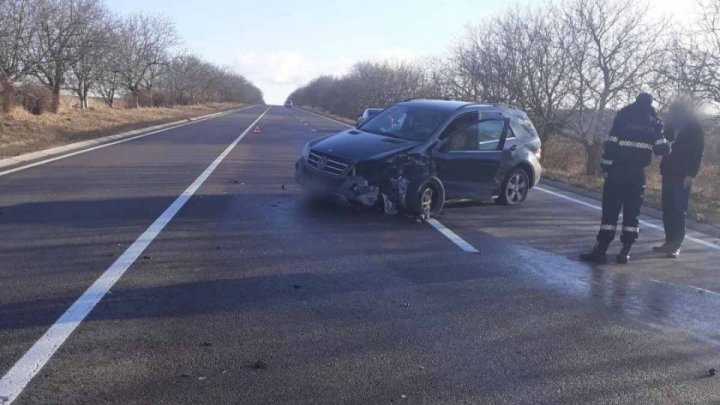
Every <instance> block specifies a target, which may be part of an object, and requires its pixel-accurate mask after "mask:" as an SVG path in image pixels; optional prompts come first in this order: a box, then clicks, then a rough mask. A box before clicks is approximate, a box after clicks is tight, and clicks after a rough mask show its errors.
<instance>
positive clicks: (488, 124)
mask: <svg viewBox="0 0 720 405" xmlns="http://www.w3.org/2000/svg"><path fill="white" fill-rule="evenodd" d="M504 128H505V121H503V120H502V119H492V120H484V121H480V122H476V123H475V124H472V125H470V126H468V127H466V128H463V129H460V130H458V131H455V132H453V133H451V134H449V135H448V137H447V139H448V141H447V143H446V144H445V146H444V147H443V152H477V151H493V150H497V149H498V147H499V143H500V140H501V138H502V134H503V129H504Z"/></svg>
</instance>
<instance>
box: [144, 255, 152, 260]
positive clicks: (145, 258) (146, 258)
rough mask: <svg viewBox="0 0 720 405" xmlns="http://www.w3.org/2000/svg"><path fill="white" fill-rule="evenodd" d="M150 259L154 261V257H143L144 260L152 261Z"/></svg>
mask: <svg viewBox="0 0 720 405" xmlns="http://www.w3.org/2000/svg"><path fill="white" fill-rule="evenodd" d="M150 259H152V257H150V256H147V255H145V256H143V260H150Z"/></svg>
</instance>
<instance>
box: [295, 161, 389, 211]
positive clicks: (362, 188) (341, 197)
mask: <svg viewBox="0 0 720 405" xmlns="http://www.w3.org/2000/svg"><path fill="white" fill-rule="evenodd" d="M295 180H296V181H297V182H298V184H300V185H301V186H302V187H304V188H305V190H307V191H308V192H309V193H310V194H313V195H317V196H322V197H329V198H331V199H333V200H335V201H337V202H338V203H340V204H343V205H350V204H353V203H356V204H362V205H365V206H368V207H372V206H375V204H377V202H378V199H379V198H380V187H378V186H375V185H370V184H368V181H367V180H366V179H364V178H362V177H359V176H332V175H328V174H325V173H322V172H320V171H318V170H316V169H313V168H312V167H309V166H307V165H306V164H305V161H304V160H303V159H299V160H298V161H297V163H295Z"/></svg>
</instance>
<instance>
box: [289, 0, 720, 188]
mask: <svg viewBox="0 0 720 405" xmlns="http://www.w3.org/2000/svg"><path fill="white" fill-rule="evenodd" d="M651 6H652V3H651V2H650V3H646V4H645V5H643V4H640V2H638V1H634V0H563V1H560V2H558V3H552V2H547V3H542V4H540V5H535V6H513V7H510V8H508V9H506V10H505V11H503V12H501V13H499V14H496V15H494V16H492V17H490V18H488V19H486V20H485V21H482V22H481V23H479V24H474V25H468V26H466V27H465V31H464V35H463V36H462V38H461V39H460V40H458V41H456V42H455V43H453V44H451V45H450V46H449V47H448V50H447V52H446V53H445V54H443V55H438V56H435V57H429V58H426V59H424V60H421V61H415V62H400V63H398V62H362V63H358V64H356V65H355V66H353V67H352V68H351V69H350V71H349V72H348V73H346V74H344V75H342V76H339V77H336V76H323V77H319V78H316V79H315V80H313V81H311V82H310V83H308V84H307V85H306V86H303V87H301V88H299V89H297V90H296V91H295V92H293V93H292V94H291V95H290V99H292V100H293V101H294V102H296V103H297V104H304V105H311V106H316V107H320V108H323V109H325V110H328V111H330V112H333V113H335V114H338V115H343V116H347V117H355V116H357V114H358V113H359V112H361V111H362V109H363V108H365V107H383V106H387V105H390V104H393V103H395V102H398V101H401V100H404V99H408V98H415V97H432V98H448V99H457V100H466V101H475V102H487V103H503V104H510V105H514V106H517V107H519V108H522V109H523V110H525V111H527V112H528V113H529V114H530V115H531V116H532V118H533V122H534V123H535V124H536V126H537V127H538V132H539V133H540V136H541V138H542V139H543V141H547V140H548V139H549V138H550V137H552V136H561V137H565V138H569V139H572V140H573V141H576V142H578V143H580V144H582V145H583V147H584V149H585V151H586V154H587V159H586V161H587V164H586V172H587V173H588V174H597V173H598V171H599V167H600V166H599V164H598V162H599V160H600V155H601V153H602V146H603V141H604V137H605V135H606V134H607V131H608V130H609V126H610V125H611V120H612V118H613V116H614V111H615V110H616V109H617V108H619V107H620V106H622V105H623V104H625V103H628V102H630V101H632V100H633V99H634V97H635V95H637V93H638V92H639V91H647V92H649V93H651V94H653V96H655V98H656V99H657V101H658V102H659V104H660V105H661V106H663V107H664V106H667V104H668V103H669V102H671V101H672V100H675V99H677V98H686V99H690V100H692V101H693V102H696V103H701V104H702V103H709V104H717V103H720V0H699V3H698V6H699V8H700V12H699V13H698V17H697V19H696V20H695V21H693V22H692V23H691V24H688V25H680V24H677V23H675V22H674V21H672V20H671V19H667V18H662V17H655V16H654V14H653V13H651V12H650V10H649V7H651Z"/></svg>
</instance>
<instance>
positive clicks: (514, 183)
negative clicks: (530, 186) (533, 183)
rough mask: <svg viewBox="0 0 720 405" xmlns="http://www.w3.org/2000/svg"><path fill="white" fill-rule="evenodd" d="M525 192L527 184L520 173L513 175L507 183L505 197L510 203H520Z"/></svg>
mask: <svg viewBox="0 0 720 405" xmlns="http://www.w3.org/2000/svg"><path fill="white" fill-rule="evenodd" d="M526 192H527V182H526V181H525V179H524V178H523V176H522V175H521V174H520V173H516V174H513V175H512V177H510V181H508V185H507V190H506V196H507V200H508V201H510V202H511V203H518V202H520V201H522V199H523V198H524V197H525V193H526Z"/></svg>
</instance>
